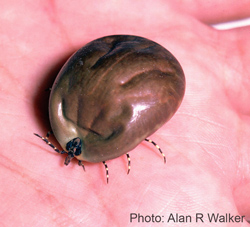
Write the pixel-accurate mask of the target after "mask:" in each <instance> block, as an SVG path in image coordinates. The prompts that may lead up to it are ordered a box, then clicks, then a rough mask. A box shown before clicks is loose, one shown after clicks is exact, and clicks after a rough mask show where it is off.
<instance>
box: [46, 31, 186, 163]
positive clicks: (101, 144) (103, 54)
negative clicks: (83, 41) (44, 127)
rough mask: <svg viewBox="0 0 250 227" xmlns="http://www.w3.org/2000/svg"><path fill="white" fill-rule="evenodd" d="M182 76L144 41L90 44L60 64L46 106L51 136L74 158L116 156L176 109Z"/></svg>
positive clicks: (121, 37) (128, 39) (165, 53)
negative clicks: (77, 150)
mask: <svg viewBox="0 0 250 227" xmlns="http://www.w3.org/2000/svg"><path fill="white" fill-rule="evenodd" d="M184 91H185V77H184V73H183V71H182V68H181V66H180V64H179V63H178V61H177V60H176V59H175V57H174V56H173V55H172V54H171V53H170V52H169V51H167V50H166V49H165V48H163V47H162V46H160V45H159V44H157V43H155V42H153V41H150V40H148V39H145V38H142V37H137V36H128V35H118V36H108V37H103V38H100V39H97V40H94V41H92V42H90V43H88V44H87V45H85V46H84V47H82V48H81V49H80V50H78V51H77V52H76V53H75V54H74V55H72V57H71V58H70V59H69V60H68V61H67V62H66V63H65V65H64V66H63V68H62V69H61V71H60V73H59V75H58V76H57V78H56V80H55V82H54V85H53V87H52V91H51V95H50V103H49V114H50V122H51V127H52V130H53V133H54V135H55V137H56V139H57V140H58V142H59V143H60V145H61V146H62V148H63V149H64V150H66V144H67V143H68V142H69V141H70V140H72V139H74V138H80V139H81V141H82V146H81V150H82V152H81V154H80V155H78V156H76V158H77V159H79V160H82V161H88V162H102V161H105V160H109V159H113V158H116V157H119V156H121V155H123V154H125V153H127V152H128V151H130V150H132V149H133V148H135V147H136V146H137V145H138V144H139V143H140V142H141V141H143V140H144V139H145V138H147V137H148V136H150V135H151V134H153V133H154V132H155V131H156V130H157V129H159V128H160V127H161V126H162V125H163V124H164V123H166V122H167V121H168V120H169V119H170V118H171V117H172V116H173V115H174V113H175V112H176V110H177V109H178V107H179V106H180V104H181V101H182V99H183V96H184Z"/></svg>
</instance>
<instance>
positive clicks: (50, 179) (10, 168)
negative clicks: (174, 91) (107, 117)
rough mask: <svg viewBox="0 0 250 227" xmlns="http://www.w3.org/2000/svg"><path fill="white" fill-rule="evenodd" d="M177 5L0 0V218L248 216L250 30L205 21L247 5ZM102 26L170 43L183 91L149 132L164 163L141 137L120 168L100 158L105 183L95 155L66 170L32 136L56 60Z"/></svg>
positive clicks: (81, 220)
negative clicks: (175, 107)
mask: <svg viewBox="0 0 250 227" xmlns="http://www.w3.org/2000/svg"><path fill="white" fill-rule="evenodd" d="M174 2H175V3H174ZM177 2H178V1H173V2H172V1H170V0H169V1H147V2H144V3H143V4H142V3H140V2H135V1H130V0H129V1H115V2H114V1H112V2H111V1H109V2H108V3H104V2H102V1H93V2H92V3H90V1H81V2H77V3H76V2H75V3H73V2H65V1H64V2H63V3H62V2H43V3H34V2H29V1H24V2H22V3H21V2H16V3H12V2H8V3H6V2H4V4H1V5H2V7H1V8H2V9H1V13H0V17H1V25H0V26H1V37H0V40H1V46H2V47H1V53H0V57H1V60H0V64H1V74H0V80H1V85H0V86H1V89H0V102H1V135H2V136H1V158H0V162H1V165H0V171H1V174H0V175H1V187H0V190H1V195H2V196H1V199H0V204H1V211H0V214H1V221H0V223H1V225H2V226H10V225H13V226H14V225H16V226H20V225H23V226H28V225H29V226H62V225H64V226H82V225H83V224H84V225H86V226H126V225H129V224H130V214H131V213H136V214H138V213H140V214H141V215H144V216H146V215H150V216H151V215H152V214H154V215H155V216H156V215H159V216H161V217H162V216H164V217H163V218H162V221H164V224H163V225H168V226H182V223H173V221H170V222H169V223H167V219H168V216H169V214H170V213H173V214H176V213H178V214H179V215H190V216H191V217H192V222H191V223H187V226H190V225H192V226H196V225H197V226H201V222H198V223H196V222H195V215H196V213H202V214H203V215H204V219H203V220H204V223H203V224H207V225H210V226H212V225H217V224H218V223H215V222H212V223H209V220H208V218H207V216H206V215H207V213H209V214H212V213H215V214H216V213H220V214H222V215H224V214H225V213H230V214H231V215H239V214H240V215H245V216H246V217H247V218H248V220H249V219H250V207H249V204H247V202H246V201H249V195H250V193H249V191H250V178H249V161H250V160H249V154H250V151H249V147H250V146H249V145H250V144H249V135H250V128H249V113H250V107H249V105H248V100H249V97H250V92H249V90H250V89H249V87H250V84H249V78H248V76H249V75H248V74H249V70H250V65H249V63H248V60H249V57H250V56H249V55H250V54H249V50H250V45H249V41H248V37H249V27H246V28H240V29H233V30H230V31H217V30H215V29H212V28H211V27H210V26H209V25H207V24H208V23H211V22H219V21H221V20H230V19H232V18H239V17H240V16H243V17H244V16H249V14H250V12H247V10H246V9H247V7H246V6H244V7H240V5H243V4H240V3H241V2H237V3H235V2H234V1H230V2H229V1H220V2H218V1H216V8H215V3H213V2H211V1H210V2H209V3H204V2H203V3H202V4H200V5H199V4H197V5H199V7H197V8H195V7H193V8H192V6H190V4H188V2H183V4H182V5H181V6H178V5H176V4H177ZM214 2H215V1H214ZM206 4H211V8H210V6H209V5H206ZM213 4H214V6H213ZM248 6H249V5H248ZM226 7H230V9H231V8H233V9H234V14H231V15H230V14H227V13H224V14H223V15H222V14H220V12H223V10H224V9H225V12H229V13H232V12H231V10H228V11H227V10H226ZM248 8H249V7H248ZM210 9H216V10H214V14H212V13H211V10H210ZM228 9H229V8H228ZM113 34H131V35H138V36H143V37H145V38H148V39H151V40H153V41H155V42H158V43H159V44H161V45H162V46H164V47H165V48H166V49H168V50H169V51H171V52H172V53H173V54H174V55H175V57H176V58H177V59H178V61H179V62H180V63H181V65H182V67H183V70H184V72H185V75H186V82H187V87H186V94H185V97H184V100H183V103H182V105H181V107H180V108H179V110H178V111H177V113H176V114H175V116H174V117H173V118H172V119H171V120H170V121H169V122H168V123H167V124H165V125H164V126H163V127H162V128H161V129H160V130H158V131H157V132H156V133H155V134H154V135H152V137H150V138H151V139H153V140H154V141H156V142H157V143H158V144H159V145H160V147H161V148H162V150H163V151H164V152H165V154H166V157H167V164H166V165H164V164H163V160H162V157H161V155H160V154H158V153H157V150H156V149H155V148H154V147H153V146H151V145H150V144H148V143H146V142H143V143H142V144H141V145H139V146H138V147H137V148H136V149H134V150H133V151H131V152H130V156H131V162H132V169H131V172H130V174H129V175H128V176H127V175H126V171H127V169H126V164H127V162H126V157H120V158H117V159H114V160H111V161H108V162H107V164H108V166H109V172H110V182H109V184H108V185H107V184H106V181H105V170H104V167H103V165H102V163H100V164H90V163H85V168H86V172H83V171H82V169H81V168H80V167H79V166H78V165H77V162H76V161H72V163H70V165H69V166H67V167H65V166H64V165H63V162H64V158H65V156H64V155H59V154H57V153H55V152H54V151H53V149H51V148H50V147H49V146H48V145H46V144H45V143H44V142H43V141H41V140H39V139H38V138H36V137H35V136H34V135H33V132H36V133H39V134H44V135H45V134H46V132H47V131H48V130H50V126H49V121H48V116H47V101H48V96H49V94H48V93H49V92H46V91H45V89H46V88H49V87H51V85H52V83H53V80H54V79H55V77H56V74H57V72H58V71H59V69H60V67H61V66H62V64H63V63H64V61H65V60H66V59H67V58H68V57H69V56H70V55H71V54H72V53H73V52H74V51H76V50H77V49H79V48H80V47H81V46H83V45H84V44H86V43H87V42H89V41H91V40H93V39H96V38H99V37H102V36H105V35H113ZM51 141H52V142H53V143H55V145H57V146H58V144H57V143H56V142H55V140H53V139H52V140H51ZM247 192H248V194H247ZM237 209H238V210H237ZM239 212H240V213H239ZM132 224H134V225H136V226H140V225H141V226H144V225H145V222H144V223H141V222H140V223H138V220H133V221H132ZM148 224H152V221H151V222H150V223H148ZM228 224H229V222H225V223H224V225H225V226H227V225H228ZM241 226H248V224H247V222H246V221H244V222H243V223H241Z"/></svg>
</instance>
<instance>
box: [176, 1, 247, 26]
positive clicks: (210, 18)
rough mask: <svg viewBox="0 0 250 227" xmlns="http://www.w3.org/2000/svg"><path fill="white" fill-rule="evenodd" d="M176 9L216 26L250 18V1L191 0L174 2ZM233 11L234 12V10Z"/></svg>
mask: <svg viewBox="0 0 250 227" xmlns="http://www.w3.org/2000/svg"><path fill="white" fill-rule="evenodd" d="M172 4H175V8H177V9H179V10H181V11H184V12H187V13H188V14H190V15H193V16H195V17H196V18H197V19H199V20H201V21H203V22H205V23H208V24H216V23H221V22H226V21H232V20H238V19H243V18H247V17H249V16H250V10H249V9H250V1H248V0H239V1H235V0H211V1H203V0H196V1H193V3H192V4H191V1H190V0H184V1H181V4H180V1H173V3H172ZM232 9H233V10H232Z"/></svg>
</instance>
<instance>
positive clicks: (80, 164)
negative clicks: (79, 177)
mask: <svg viewBox="0 0 250 227" xmlns="http://www.w3.org/2000/svg"><path fill="white" fill-rule="evenodd" d="M78 165H79V166H82V168H83V170H84V171H85V167H84V165H83V163H82V161H80V160H79V161H78Z"/></svg>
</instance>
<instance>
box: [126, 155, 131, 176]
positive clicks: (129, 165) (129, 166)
mask: <svg viewBox="0 0 250 227" xmlns="http://www.w3.org/2000/svg"><path fill="white" fill-rule="evenodd" d="M126 155H127V160H128V173H127V174H129V172H130V168H131V162H130V156H129V154H128V153H127V154H126Z"/></svg>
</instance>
